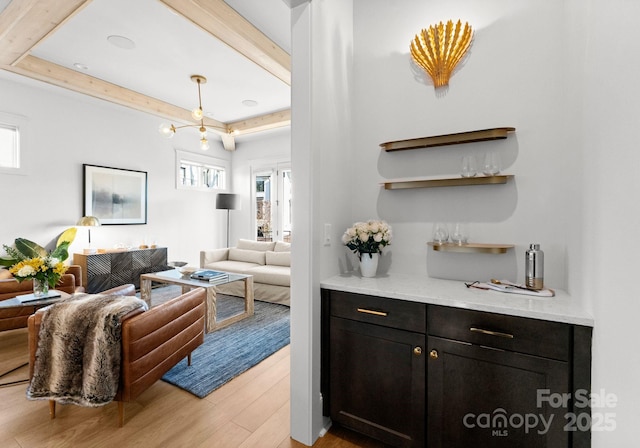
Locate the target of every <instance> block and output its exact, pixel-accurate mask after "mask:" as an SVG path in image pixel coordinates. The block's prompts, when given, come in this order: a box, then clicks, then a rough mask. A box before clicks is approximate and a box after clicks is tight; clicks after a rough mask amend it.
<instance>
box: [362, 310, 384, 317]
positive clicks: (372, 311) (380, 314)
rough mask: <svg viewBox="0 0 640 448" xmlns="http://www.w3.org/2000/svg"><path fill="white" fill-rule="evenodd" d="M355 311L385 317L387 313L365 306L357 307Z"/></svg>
mask: <svg viewBox="0 0 640 448" xmlns="http://www.w3.org/2000/svg"><path fill="white" fill-rule="evenodd" d="M357 311H358V313H365V314H373V315H374V316H382V317H387V313H385V312H384V311H374V310H368V309H366V308H357Z"/></svg>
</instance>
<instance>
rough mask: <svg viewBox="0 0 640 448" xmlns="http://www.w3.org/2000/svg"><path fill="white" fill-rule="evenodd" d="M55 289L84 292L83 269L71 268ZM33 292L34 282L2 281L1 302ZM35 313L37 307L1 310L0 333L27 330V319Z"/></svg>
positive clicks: (13, 279)
mask: <svg viewBox="0 0 640 448" xmlns="http://www.w3.org/2000/svg"><path fill="white" fill-rule="evenodd" d="M55 289H57V290H60V291H64V292H66V293H68V294H74V293H76V292H84V286H83V285H82V268H81V267H80V266H78V265H71V266H69V267H68V268H67V272H66V273H65V274H63V275H62V277H60V281H59V282H58V284H57V285H56V288H55ZM32 291H33V281H32V280H25V281H23V282H18V281H17V280H16V279H15V278H9V279H3V280H0V301H2V300H6V299H11V298H13V297H16V296H19V295H23V294H29V293H30V292H32ZM35 311H36V307H35V306H28V305H27V306H23V307H20V308H8V309H0V331H5V330H14V329H16V328H25V327H26V326H27V319H28V318H29V316H30V315H31V314H33V313H35Z"/></svg>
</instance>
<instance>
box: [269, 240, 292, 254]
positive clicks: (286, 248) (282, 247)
mask: <svg viewBox="0 0 640 448" xmlns="http://www.w3.org/2000/svg"><path fill="white" fill-rule="evenodd" d="M273 250H274V251H275V252H291V243H285V242H284V241H276V247H274V248H273Z"/></svg>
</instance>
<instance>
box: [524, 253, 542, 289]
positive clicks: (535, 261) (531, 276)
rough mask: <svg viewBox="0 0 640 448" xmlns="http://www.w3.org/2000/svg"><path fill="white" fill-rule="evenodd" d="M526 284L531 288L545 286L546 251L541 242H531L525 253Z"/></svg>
mask: <svg viewBox="0 0 640 448" xmlns="http://www.w3.org/2000/svg"><path fill="white" fill-rule="evenodd" d="M525 273H526V275H525V285H526V286H527V288H531V289H536V290H538V289H542V288H544V252H543V251H541V250H540V245H539V244H530V245H529V249H528V250H527V252H526V253H525Z"/></svg>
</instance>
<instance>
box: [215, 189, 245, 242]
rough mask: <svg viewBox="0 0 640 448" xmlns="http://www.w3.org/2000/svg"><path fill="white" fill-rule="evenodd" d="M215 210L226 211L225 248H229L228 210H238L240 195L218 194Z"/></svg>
mask: <svg viewBox="0 0 640 448" xmlns="http://www.w3.org/2000/svg"><path fill="white" fill-rule="evenodd" d="M216 209H218V210H226V211H227V247H229V210H239V209H240V195H237V194H234V193H218V196H217V197H216Z"/></svg>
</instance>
